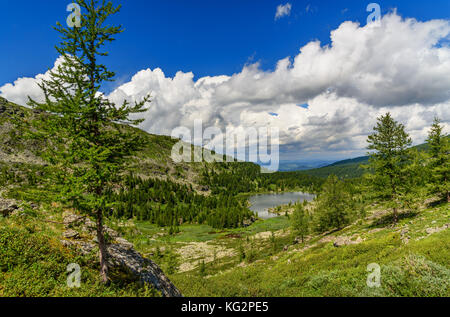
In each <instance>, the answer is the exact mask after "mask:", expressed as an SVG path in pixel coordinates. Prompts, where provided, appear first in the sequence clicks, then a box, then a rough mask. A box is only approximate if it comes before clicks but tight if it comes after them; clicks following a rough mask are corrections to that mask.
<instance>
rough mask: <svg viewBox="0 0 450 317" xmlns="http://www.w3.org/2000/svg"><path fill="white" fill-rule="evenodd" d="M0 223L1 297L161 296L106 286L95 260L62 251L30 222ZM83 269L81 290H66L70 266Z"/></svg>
mask: <svg viewBox="0 0 450 317" xmlns="http://www.w3.org/2000/svg"><path fill="white" fill-rule="evenodd" d="M4 222H6V220H3V221H2V220H1V219H0V254H1V255H2V256H1V257H0V297H47V296H53V297H66V296H69V297H78V296H80V297H90V296H96V297H109V296H145V297H154V296H158V295H157V292H156V291H155V290H154V289H153V288H149V287H142V286H141V285H140V284H139V283H137V282H135V281H132V280H129V281H125V280H122V281H119V282H118V281H116V282H113V283H111V284H109V285H104V284H103V283H102V282H101V280H100V279H99V277H98V273H97V272H98V264H97V263H96V262H95V261H94V260H93V258H92V257H89V256H88V257H80V256H77V255H75V253H72V252H71V251H68V250H67V249H64V248H62V247H61V246H60V245H59V243H58V240H57V239H55V237H53V234H52V232H51V231H49V230H48V229H46V228H42V226H37V225H36V224H35V223H34V222H33V220H31V219H30V218H28V219H26V220H23V223H22V222H18V223H15V226H14V225H12V224H11V223H4ZM70 263H77V264H78V265H80V267H81V287H80V288H69V287H67V282H66V281H67V277H68V273H67V272H66V270H67V265H69V264H70Z"/></svg>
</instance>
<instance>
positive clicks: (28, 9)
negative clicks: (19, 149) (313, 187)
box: [0, 0, 450, 161]
mask: <svg viewBox="0 0 450 317" xmlns="http://www.w3.org/2000/svg"><path fill="white" fill-rule="evenodd" d="M370 2H371V1H356V0H342V1H336V0H334V1H332V0H328V1H327V0H322V1H318V0H314V1H313V0H307V1H304V0H277V1H269V0H226V1H225V0H223V1H221V0H209V1H206V0H204V1H200V0H159V1H150V0H128V1H123V8H122V10H121V12H120V13H119V14H118V15H117V16H115V17H113V18H112V19H111V20H110V21H111V23H113V24H123V26H124V27H125V32H124V33H123V34H121V35H119V36H118V38H117V41H116V42H114V43H113V44H111V45H109V47H108V50H109V52H110V56H109V57H108V58H107V59H106V64H107V65H108V66H109V67H110V69H111V70H113V71H115V72H116V82H114V83H110V84H108V85H105V86H104V87H103V92H105V93H106V94H107V95H108V97H109V98H110V100H112V101H114V102H116V103H120V102H122V101H123V99H127V100H130V101H133V100H139V99H140V98H142V97H143V96H145V95H147V94H148V93H151V94H152V104H151V107H150V109H149V111H148V112H146V113H145V114H144V115H143V116H144V119H145V122H144V123H143V124H142V125H141V128H142V129H144V130H145V131H148V132H150V133H156V134H165V135H170V134H171V133H172V132H173V131H174V129H176V128H177V127H180V126H183V127H187V128H188V129H192V127H193V125H194V121H195V120H197V119H201V120H203V123H204V128H206V127H217V128H219V129H221V130H222V131H223V132H225V131H224V129H225V128H231V129H232V130H233V131H242V129H246V128H257V127H264V126H267V125H270V126H272V127H277V128H279V130H280V153H281V155H282V157H280V159H281V160H291V161H292V160H312V159H320V160H335V159H345V158H349V157H356V156H360V155H364V154H366V152H367V150H366V147H367V142H366V140H367V136H368V135H369V134H370V133H371V132H372V128H373V126H374V125H375V123H376V118H377V117H379V116H380V115H381V114H384V113H386V112H387V111H390V112H391V113H392V114H393V116H394V118H395V119H396V120H398V121H400V122H401V123H403V124H404V125H405V126H406V129H407V131H408V132H409V133H410V135H411V136H412V139H413V141H414V143H415V144H418V143H422V142H423V141H424V140H425V139H426V136H427V133H428V129H429V126H430V125H431V123H432V121H433V119H434V117H435V116H438V117H440V118H441V120H442V123H443V125H444V131H446V133H449V132H450V90H449V87H450V76H449V74H450V1H448V0H434V1H428V2H426V1H415V0H383V1H382V0H379V1H377V3H378V4H379V5H380V7H381V14H382V20H381V24H379V25H367V23H366V21H367V17H368V15H369V14H370V13H369V12H367V11H366V8H367V5H368V4H369V3H370ZM69 3H70V1H65V0H45V1H25V2H17V1H10V0H7V1H5V0H0V4H1V8H2V9H1V10H0V19H1V21H2V28H0V39H1V41H2V43H3V45H2V49H0V70H1V71H0V96H2V97H5V98H7V99H9V100H11V101H13V102H16V103H18V104H25V103H26V101H27V96H32V97H33V98H34V99H39V98H42V92H41V90H40V89H39V87H38V86H37V85H36V82H38V81H39V80H40V78H41V77H42V74H44V73H45V72H46V71H47V69H48V68H51V67H53V66H54V63H55V61H56V60H57V58H58V55H57V54H56V51H55V49H54V45H55V44H57V43H58V41H59V38H58V36H59V35H58V33H57V32H56V31H54V30H53V29H52V26H54V25H55V23H56V21H60V22H63V23H64V22H65V21H66V18H67V16H68V15H69V13H68V12H66V7H67V5H68V4H69ZM114 3H119V1H114ZM279 6H284V8H288V7H289V8H290V10H287V9H286V10H284V11H283V10H278V9H277V8H278V7H279ZM395 9H396V10H397V11H395ZM277 11H279V12H285V13H287V12H288V13H289V14H285V15H284V16H282V17H280V18H277V19H276V12H277ZM319 41H320V42H319ZM219 152H220V151H219Z"/></svg>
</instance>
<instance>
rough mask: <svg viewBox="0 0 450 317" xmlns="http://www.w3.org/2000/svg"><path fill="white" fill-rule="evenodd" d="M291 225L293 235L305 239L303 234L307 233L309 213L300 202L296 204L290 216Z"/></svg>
mask: <svg viewBox="0 0 450 317" xmlns="http://www.w3.org/2000/svg"><path fill="white" fill-rule="evenodd" d="M291 226H292V229H293V231H294V234H295V235H299V236H300V237H301V238H302V242H304V241H305V236H306V235H307V234H308V233H309V215H308V213H307V212H306V210H305V208H304V207H303V205H302V204H296V205H295V209H294V213H293V214H292V217H291Z"/></svg>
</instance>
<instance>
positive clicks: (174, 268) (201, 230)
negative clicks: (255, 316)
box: [124, 203, 450, 297]
mask: <svg viewBox="0 0 450 317" xmlns="http://www.w3.org/2000/svg"><path fill="white" fill-rule="evenodd" d="M449 228H450V209H449V205H448V203H444V204H441V205H438V206H434V207H430V206H424V207H422V208H421V209H420V210H419V211H418V212H416V213H407V214H402V215H401V220H400V221H399V223H398V224H397V225H396V226H392V225H391V224H390V217H389V213H388V211H386V210H383V208H382V207H373V209H372V210H371V211H370V212H369V214H368V217H367V218H366V219H365V220H359V221H357V222H356V223H354V224H352V225H350V226H348V227H346V228H344V229H343V230H341V231H337V232H329V233H326V234H322V235H317V236H309V237H308V238H307V239H306V241H305V242H304V243H302V242H301V241H298V240H297V242H298V243H295V242H293V241H294V237H293V236H292V234H291V232H290V230H289V220H288V218H287V217H286V216H280V217H277V218H273V219H269V220H266V221H258V222H256V223H254V224H252V225H251V226H249V227H247V228H239V229H230V230H221V231H219V230H214V229H213V228H211V227H209V226H206V225H183V226H181V227H180V230H181V232H180V233H178V234H176V235H168V234H167V232H166V231H165V230H164V229H161V228H158V227H156V226H154V225H151V224H148V223H145V222H137V223H136V225H135V227H134V230H132V231H129V232H128V234H127V232H124V233H125V235H126V237H127V238H128V239H129V240H130V241H133V242H134V244H135V246H136V248H137V249H138V250H140V251H141V252H143V253H144V254H145V255H147V256H149V257H150V258H152V259H153V260H154V261H155V262H157V263H159V264H160V265H161V266H162V267H163V268H164V269H165V271H166V272H168V273H169V277H170V278H171V280H172V281H173V282H174V284H175V285H176V286H177V287H178V288H179V289H180V290H181V292H182V293H183V295H184V296H226V297H228V296H249V297H252V296H268V297H272V296H288V297H290V296H450V248H449V246H450V230H449ZM136 229H137V231H136ZM136 232H139V234H137V235H136ZM372 263H375V264H376V265H379V267H380V270H381V285H380V287H369V286H367V279H368V277H369V276H370V274H371V272H372V271H370V270H368V265H369V264H372ZM369 268H370V267H369Z"/></svg>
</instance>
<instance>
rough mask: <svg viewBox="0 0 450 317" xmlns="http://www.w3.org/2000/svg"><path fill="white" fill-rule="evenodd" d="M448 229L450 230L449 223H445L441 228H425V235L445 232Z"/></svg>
mask: <svg viewBox="0 0 450 317" xmlns="http://www.w3.org/2000/svg"><path fill="white" fill-rule="evenodd" d="M449 228H450V223H447V224H445V225H443V226H442V227H434V228H433V227H431V228H427V229H425V232H426V233H427V234H433V233H438V232H441V231H444V230H447V229H449Z"/></svg>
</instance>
